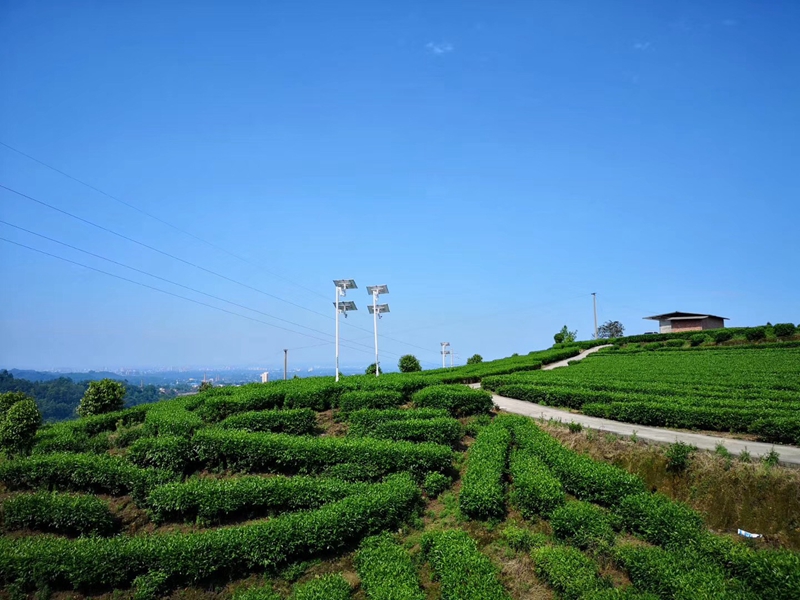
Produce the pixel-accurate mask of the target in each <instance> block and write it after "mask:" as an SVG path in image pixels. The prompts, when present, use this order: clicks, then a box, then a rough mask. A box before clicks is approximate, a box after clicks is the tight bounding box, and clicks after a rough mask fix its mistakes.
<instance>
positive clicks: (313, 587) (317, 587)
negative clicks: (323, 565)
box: [289, 573, 350, 600]
mask: <svg viewBox="0 0 800 600" xmlns="http://www.w3.org/2000/svg"><path fill="white" fill-rule="evenodd" d="M349 598H350V584H348V583H347V581H345V579H344V577H342V576H341V575H340V574H339V573H328V574H327V575H322V576H321V577H317V578H316V579H312V580H311V581H307V582H306V583H303V584H300V585H297V586H295V588H294V591H293V592H292V595H291V596H290V598H289V600H348V599H349Z"/></svg>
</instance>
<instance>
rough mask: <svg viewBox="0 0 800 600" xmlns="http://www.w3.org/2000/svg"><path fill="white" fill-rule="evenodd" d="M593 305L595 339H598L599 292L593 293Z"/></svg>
mask: <svg viewBox="0 0 800 600" xmlns="http://www.w3.org/2000/svg"><path fill="white" fill-rule="evenodd" d="M592 304H593V305H594V339H597V292H592Z"/></svg>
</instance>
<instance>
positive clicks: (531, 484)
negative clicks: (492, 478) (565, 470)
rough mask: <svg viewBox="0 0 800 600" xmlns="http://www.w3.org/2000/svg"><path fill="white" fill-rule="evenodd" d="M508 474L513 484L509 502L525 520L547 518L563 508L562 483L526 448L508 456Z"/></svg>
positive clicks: (516, 450)
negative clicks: (555, 510) (557, 509)
mask: <svg viewBox="0 0 800 600" xmlns="http://www.w3.org/2000/svg"><path fill="white" fill-rule="evenodd" d="M509 472H510V474H511V482H512V483H511V493H510V494H509V499H510V500H511V503H512V504H514V505H515V506H516V507H517V508H518V509H519V511H520V512H521V513H522V516H523V517H525V518H526V519H532V518H534V517H537V516H540V515H542V516H547V515H549V514H550V513H551V512H552V511H553V510H554V509H556V508H558V507H559V506H561V505H562V504H564V500H565V496H564V489H563V487H562V486H561V482H560V481H559V480H558V478H556V477H555V476H554V475H553V474H552V473H551V472H550V469H548V468H547V465H545V464H544V463H543V462H542V461H541V460H540V459H539V458H538V457H537V456H536V455H535V454H533V453H532V452H530V451H529V450H528V449H527V448H526V449H524V450H521V449H515V450H514V451H513V452H512V453H511V460H510V461H509Z"/></svg>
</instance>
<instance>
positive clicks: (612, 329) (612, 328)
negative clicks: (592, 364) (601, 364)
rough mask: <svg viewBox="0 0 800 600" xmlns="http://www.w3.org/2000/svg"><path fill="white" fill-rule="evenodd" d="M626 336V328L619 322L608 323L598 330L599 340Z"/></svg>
mask: <svg viewBox="0 0 800 600" xmlns="http://www.w3.org/2000/svg"><path fill="white" fill-rule="evenodd" d="M623 335H625V326H624V325H623V324H622V323H620V322H619V321H606V322H605V323H603V324H602V325H600V327H598V328H597V337H598V339H608V338H620V337H622V336H623Z"/></svg>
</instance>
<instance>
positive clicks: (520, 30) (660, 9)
mask: <svg viewBox="0 0 800 600" xmlns="http://www.w3.org/2000/svg"><path fill="white" fill-rule="evenodd" d="M798 27H800V5H799V4H798V3H796V2H788V1H787V2H771V3H759V2H736V1H724V2H723V1H720V2H702V3H698V2H688V1H675V2H668V3H667V2H612V1H609V2H594V1H585V2H578V1H574V2H573V1H558V2H555V1H553V2H507V3H500V4H498V3H490V2H434V3H431V2H402V3H376V2H338V3H333V2H300V1H295V2H280V1H275V2H252V3H247V2H237V3H223V2H192V3H189V2H126V3H107V2H35V1H32V2H28V1H26V2H21V1H9V0H5V1H4V2H2V4H0V78H2V81H3V85H2V86H1V87H0V141H1V142H3V143H4V144H7V145H8V146H11V147H12V148H16V149H17V150H20V151H22V152H24V153H26V154H28V155H30V156H32V157H35V158H36V159H38V160H40V161H43V162H44V163H46V164H48V165H51V166H53V167H55V168H57V169H59V170H60V171H62V172H64V173H66V174H69V175H70V176H72V177H74V178H76V179H79V180H81V181H83V182H86V183H89V184H91V185H92V186H93V187H95V188H97V189H99V190H102V191H103V192H105V193H106V194H109V195H110V196H113V197H114V198H117V199H119V200H122V201H124V202H127V203H129V204H131V205H133V206H135V207H136V208H137V209H139V210H138V211H137V210H135V209H133V208H131V207H130V206H126V205H124V204H122V203H120V202H117V201H115V200H114V199H111V198H109V197H108V196H105V195H103V194H101V193H98V192H97V191H95V190H92V189H89V188H87V187H85V186H83V185H81V184H80V183H78V182H76V181H75V180H73V179H69V178H67V177H65V176H64V175H62V174H59V173H58V172H55V171H53V170H50V169H48V168H46V167H44V166H42V165H41V164H38V163H36V162H34V161H32V160H30V159H28V158H26V157H24V156H22V155H20V154H18V153H16V152H14V151H12V150H11V149H9V148H8V147H5V146H0V184H2V185H3V186H6V187H7V188H11V189H12V190H15V191H17V192H21V193H23V194H26V195H28V196H30V197H33V198H35V199H37V200H40V201H43V202H46V203H48V204H51V205H53V206H55V207H58V208H59V209H61V210H64V211H67V212H70V213H72V214H74V215H77V216H79V217H81V218H83V219H86V220H89V221H92V222H94V223H96V224H98V225H101V226H102V227H104V228H106V229H109V230H112V231H114V232H116V233H118V234H121V235H124V236H127V237H129V238H132V239H135V240H137V241H139V242H141V243H142V244H146V245H148V246H152V247H154V248H157V249H158V250H160V251H162V252H164V253H167V254H170V255H173V256H177V257H179V258H181V259H183V260H185V261H188V262H190V263H193V264H196V265H199V266H201V267H203V268H204V269H206V270H205V271H203V270H199V269H197V268H194V267H192V266H189V265H188V264H186V263H184V262H179V261H176V260H174V259H172V258H169V257H167V256H165V255H164V254H159V253H157V252H154V251H152V250H150V249H147V248H145V247H143V246H142V245H137V244H134V243H132V242H130V241H128V240H125V239H123V238H121V237H119V236H115V235H112V234H111V233H109V232H108V231H103V230H100V229H98V228H96V227H92V226H90V225H88V224H86V223H85V222H81V221H77V220H75V219H72V218H70V217H68V216H66V215H64V214H63V213H59V212H56V211H54V210H52V209H50V208H47V207H45V206H44V205H42V204H39V203H36V202H34V201H32V200H30V199H26V198H24V197H22V196H20V195H18V194H15V193H13V192H11V191H8V190H6V189H0V219H2V221H4V222H6V223H11V224H13V225H16V226H17V227H23V228H25V229H27V230H29V231H33V232H35V233H38V234H41V235H45V236H48V237H50V238H52V239H55V240H58V241H61V242H64V243H67V244H70V245H72V246H74V247H77V248H81V249H83V250H86V251H89V252H92V253H94V254H97V255H100V256H103V257H106V258H109V259H113V260H115V261H117V262H118V263H123V264H125V265H129V266H131V267H135V268H137V269H139V270H140V271H144V272H146V273H152V274H154V275H157V276H159V277H161V278H163V279H167V280H169V281H172V282H176V283H179V284H182V285H184V286H189V287H191V288H193V289H196V290H199V291H202V292H205V293H207V294H211V295H213V296H216V297H217V298H221V299H224V300H228V301H230V302H234V303H236V304H237V305H239V306H235V305H232V304H227V303H225V302H222V301H221V300H218V299H212V298H209V297H208V296H203V295H200V294H198V293H196V292H193V291H189V290H187V289H185V288H180V287H176V286H175V285H173V284H171V283H167V282H165V281H163V280H157V279H153V278H151V277H149V276H147V275H145V274H143V273H141V272H134V271H131V270H129V269H126V268H124V267H122V266H120V265H115V264H109V263H108V262H106V261H103V260H101V259H100V258H96V257H93V256H88V255H86V254H84V253H81V252H79V251H77V250H74V249H71V248H67V247H65V246H63V245H59V244H57V243H55V242H53V241H49V240H46V239H43V238H41V237H37V236H36V235H33V234H31V233H27V232H25V231H22V230H20V229H15V228H14V227H11V226H10V225H7V224H3V223H0V237H2V238H4V239H6V240H10V241H12V242H16V243H18V244H24V245H26V246H30V247H33V248H37V249H39V250H42V251H45V252H49V253H50V254H54V255H57V256H60V257H63V258H66V259H69V260H72V261H76V262H80V263H83V264H85V265H89V266H92V267H94V268H97V269H102V270H104V271H107V272H109V273H114V274H117V275H119V276H121V277H125V278H127V279H131V280H134V281H138V282H141V283H145V284H147V285H150V286H153V287H157V288H160V289H163V290H166V291H169V292H171V293H174V294H180V295H182V296H186V297H189V298H192V299H195V300H197V301H200V302H204V303H207V304H210V305H213V306H219V307H222V308H225V310H230V311H233V312H236V313H239V314H242V315H247V316H249V317H251V318H253V319H257V320H258V321H263V322H257V321H253V320H248V319H245V318H242V317H240V316H236V315H232V314H229V313H225V312H221V311H218V310H215V309H213V308H211V307H208V306H203V305H199V304H194V303H192V302H189V301H187V300H183V299H180V298H176V297H174V296H169V295H166V294H163V293H160V292H158V291H155V290H153V289H150V288H145V287H141V286H138V285H136V284H134V283H131V282H129V281H123V280H120V279H116V278H113V277H110V276H108V275H105V274H102V273H99V272H96V271H91V270H88V269H85V268H82V267H80V266H77V265H75V264H71V263H66V262H63V261H61V260H59V259H57V258H54V257H52V256H46V255H43V254H39V253H36V252H34V251H32V250H29V249H27V248H23V247H21V246H17V245H13V244H11V243H9V242H6V241H2V242H0V276H2V278H3V281H4V285H3V286H2V288H0V303H1V305H2V311H0V366H4V367H9V368H10V367H20V368H59V367H71V368H100V367H107V368H116V367H123V366H126V367H135V366H170V365H206V366H225V365H254V366H264V367H266V366H270V365H276V364H280V363H281V361H282V355H283V353H282V349H283V348H290V349H292V351H291V353H290V361H291V362H292V363H293V364H297V365H299V364H303V365H320V366H323V365H325V366H330V365H332V364H333V344H332V334H333V329H334V325H333V318H332V317H333V307H332V301H333V297H334V291H333V284H332V282H331V280H332V279H335V278H354V279H356V281H357V283H358V285H359V289H358V290H355V291H354V292H351V293H350V294H349V295H348V299H353V300H355V301H356V303H357V305H358V307H359V311H358V312H357V313H354V314H352V315H351V316H350V317H349V318H348V319H347V324H346V325H343V328H342V338H343V339H346V340H348V342H347V347H343V348H342V352H341V354H342V359H341V361H342V364H344V365H355V366H359V365H364V366H366V365H367V364H369V363H370V362H372V349H371V347H372V319H371V317H370V316H369V314H368V312H367V304H368V303H369V297H368V296H367V293H366V290H365V288H366V286H367V285H373V284H382V283H385V284H387V285H388V286H389V289H390V294H389V295H388V296H385V297H384V298H382V300H384V301H385V302H388V303H389V305H390V307H391V313H390V314H389V315H386V316H385V317H384V318H383V319H382V320H381V321H380V332H381V334H382V336H383V334H385V336H386V339H385V338H383V337H382V341H381V350H382V353H381V354H382V355H381V361H382V363H383V364H384V366H387V367H388V366H389V365H394V364H396V362H397V358H398V357H399V355H401V354H404V353H407V352H411V353H413V354H415V355H417V356H418V357H419V358H420V359H421V360H422V361H423V363H425V364H427V365H428V366H430V365H432V364H436V363H437V362H439V361H440V358H439V355H438V352H439V342H442V341H449V342H451V344H452V347H453V348H454V350H455V352H456V353H457V355H458V358H457V359H458V360H460V361H461V362H463V361H464V360H465V359H466V357H468V356H470V355H472V354H473V353H480V354H482V355H483V356H484V357H485V358H496V357H501V356H507V355H509V354H511V353H513V352H519V353H524V352H528V351H530V350H534V349H539V348H543V347H546V346H549V345H550V344H551V343H552V335H553V333H555V332H556V331H557V330H558V329H560V327H561V326H562V325H563V324H565V323H566V324H567V325H569V326H570V328H571V329H577V330H578V335H579V337H580V338H588V337H590V336H591V332H592V303H591V295H590V294H591V292H597V294H598V313H599V315H598V316H599V319H600V321H601V322H603V321H605V320H607V319H616V320H620V321H622V322H623V324H624V325H625V326H626V330H627V331H628V332H629V333H641V332H644V331H647V330H650V329H652V327H653V325H652V323H651V322H649V321H644V320H642V317H644V316H646V315H648V314H653V313H658V312H668V311H672V310H685V311H699V312H710V313H712V314H720V315H723V316H726V317H730V319H731V320H730V321H729V325H732V326H740V325H754V324H762V323H765V322H767V321H771V322H773V323H774V322H783V321H794V322H797V321H798V320H800V313H798V310H797V308H798V305H799V304H798V300H797V298H798V293H800V285H799V284H798V277H797V269H798V266H797V265H798V262H800V241H798V240H800V235H798V233H797V228H798V220H799V218H800V208H798V206H800V205H799V204H798V192H799V191H800V184H798V177H797V165H798V157H800V135H798V133H800V127H798V125H799V124H800V123H799V121H800V111H799V110H798V107H800V50H799V49H798V48H799V47H798V44H797V42H796V32H797V31H798ZM141 211H143V212H141ZM144 213H149V214H150V215H153V216H155V217H157V218H158V219H160V221H159V220H156V219H153V218H151V217H149V216H147V215H146V214H144ZM165 222H166V223H168V224H169V225H167V224H165ZM179 230H182V231H183V232H188V233H190V234H191V236H190V235H186V234H185V233H183V232H182V231H179ZM192 236H195V237H192ZM197 238H201V239H197ZM201 240H204V241H201ZM207 242H210V243H211V244H213V245H211V244H209V243H207ZM209 271H212V272H213V273H217V274H219V275H223V276H224V277H226V278H227V279H224V278H222V277H219V276H218V275H215V274H212V273H210V272H209ZM254 288H255V289H254ZM256 290H258V291H256ZM245 307H246V308H245ZM251 308H252V309H256V310H257V311H259V312H253V311H250V310H248V309H251ZM265 315H272V316H276V317H280V318H281V319H285V320H286V321H289V322H290V323H287V322H285V321H284V322H281V321H275V320H274V319H273V318H271V317H268V316H265ZM265 323H273V324H276V325H280V326H282V327H285V328H287V329H289V330H291V331H286V330H281V329H277V328H274V327H270V326H268V325H266V324H265ZM300 326H304V327H307V328H309V329H301V327H300ZM312 330H313V331H312ZM298 332H304V333H307V334H308V336H311V337H307V336H304V335H301V334H300V333H298ZM388 338H391V339H388Z"/></svg>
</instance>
